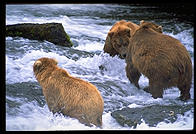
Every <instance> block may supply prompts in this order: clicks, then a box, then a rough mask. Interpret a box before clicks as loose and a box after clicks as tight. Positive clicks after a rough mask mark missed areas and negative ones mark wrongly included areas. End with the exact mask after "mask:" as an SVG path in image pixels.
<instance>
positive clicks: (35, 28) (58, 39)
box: [6, 23, 73, 47]
mask: <svg viewBox="0 0 196 134" xmlns="http://www.w3.org/2000/svg"><path fill="white" fill-rule="evenodd" d="M6 36H11V37H16V36H19V37H24V38H28V39H33V40H40V41H43V40H47V41H49V42H52V43H54V44H55V45H61V46H66V47H72V46H73V43H72V42H71V40H70V37H69V35H68V34H67V33H66V32H65V31H64V28H63V26H62V24H61V23H45V24H32V23H25V24H15V25H7V26H6Z"/></svg>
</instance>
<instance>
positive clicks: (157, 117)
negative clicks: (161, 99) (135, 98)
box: [111, 104, 193, 128]
mask: <svg viewBox="0 0 196 134" xmlns="http://www.w3.org/2000/svg"><path fill="white" fill-rule="evenodd" d="M191 108H193V104H189V105H183V106H181V105H168V106H164V105H152V106H147V107H139V108H129V107H126V108H123V109H122V110H116V111H114V112H112V113H111V115H112V117H113V118H115V119H116V121H117V122H118V123H119V124H120V125H121V126H125V125H128V126H130V127H133V128H136V127H137V125H138V124H141V123H142V120H144V121H145V123H146V124H148V125H149V126H151V127H154V126H156V125H157V124H158V123H159V122H163V121H165V122H168V123H169V122H171V123H173V122H175V121H176V120H177V117H178V114H182V115H183V114H184V113H185V112H187V111H189V110H191Z"/></svg>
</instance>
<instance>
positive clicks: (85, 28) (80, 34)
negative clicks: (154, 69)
mask: <svg viewBox="0 0 196 134" xmlns="http://www.w3.org/2000/svg"><path fill="white" fill-rule="evenodd" d="M156 8H157V7H153V6H141V5H140V6H138V5H126V4H125V5H119V4H35V5H30V4H25V5H20V4H17V5H6V25H8V24H18V23H39V24H41V23H51V22H56V23H62V25H63V27H64V29H65V31H66V32H67V33H68V34H69V35H70V38H71V41H72V42H73V44H74V46H73V47H72V48H67V47H62V46H57V45H54V44H52V43H50V42H47V41H43V42H41V41H37V40H29V39H25V38H22V37H6V42H5V43H6V130H8V131H9V130H11V131H12V130H19V131H21V130H130V129H133V128H130V127H128V126H121V125H120V124H118V123H117V121H116V120H115V119H114V118H113V117H112V116H111V112H113V111H115V110H118V109H122V108H123V107H127V106H129V107H135V106H137V107H140V106H147V105H153V104H160V105H169V104H175V105H185V104H194V87H193V85H194V78H193V79H192V87H191V90H190V93H191V99H190V100H188V101H187V102H182V101H180V100H178V99H177V97H178V96H179V95H180V92H179V90H178V89H177V88H175V87H174V88H170V89H167V90H165V91H164V95H163V98H158V99H153V98H152V97H151V95H150V94H149V93H146V92H145V91H143V90H138V89H137V88H136V87H135V86H134V85H133V84H131V83H130V82H129V80H128V78H127V77H126V73H125V66H126V63H125V60H123V59H120V58H119V57H117V56H115V57H111V56H109V55H108V54H105V53H103V46H104V42H105V39H106V36H107V33H108V31H109V30H110V28H111V27H112V25H113V24H114V23H115V22H116V21H119V20H121V19H125V20H127V21H132V22H134V23H136V24H139V22H140V20H146V21H152V22H155V23H157V24H159V25H162V26H163V32H164V34H167V35H170V36H172V37H174V38H176V39H178V40H180V41H181V42H182V43H183V44H184V45H185V47H186V48H187V50H188V52H189V53H190V54H191V58H192V64H193V67H194V35H193V33H194V32H193V31H194V27H193V25H191V24H190V23H187V22H183V21H180V20H179V19H178V18H175V16H174V15H173V14H169V13H166V12H163V11H160V12H159V11H158V10H155V9H156ZM41 57H50V58H56V59H57V60H58V62H59V63H58V65H59V66H60V67H62V68H64V69H66V70H67V71H68V72H69V73H70V74H71V75H72V76H75V77H78V78H81V79H84V80H86V81H89V82H91V83H93V84H94V85H95V86H96V87H97V88H98V89H99V91H100V92H101V95H102V96H103V99H104V113H103V127H102V128H97V127H95V126H93V127H88V126H85V125H83V124H81V123H79V122H78V120H77V119H73V118H70V117H64V116H62V115H60V114H56V115H53V114H52V113H51V112H50V111H49V109H48V107H47V104H46V101H45V99H44V96H43V94H42V89H41V87H40V86H39V84H38V82H37V81H36V79H35V77H34V75H33V68H32V66H33V64H34V62H35V60H36V59H38V58H41ZM100 65H104V66H105V69H104V70H100V68H99V66H100ZM139 84H140V87H141V88H143V87H145V86H147V85H148V79H147V78H146V77H145V76H143V75H142V77H141V78H140V80H139ZM193 124H194V108H192V109H191V110H189V111H187V112H186V113H184V115H178V119H177V120H176V121H175V122H173V123H170V122H160V123H159V124H158V125H157V126H155V127H150V126H148V125H147V124H146V123H145V122H143V123H142V124H140V125H139V126H137V127H136V128H135V129H138V130H148V129H193Z"/></svg>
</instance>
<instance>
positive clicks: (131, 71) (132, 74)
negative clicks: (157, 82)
mask: <svg viewBox="0 0 196 134" xmlns="http://www.w3.org/2000/svg"><path fill="white" fill-rule="evenodd" d="M125 69H126V75H127V77H128V79H129V80H130V82H131V83H133V84H134V85H135V86H136V87H137V88H140V87H139V84H138V81H139V78H140V76H141V74H140V72H139V71H138V70H137V69H136V68H134V67H133V65H132V64H130V63H129V64H127V66H126V68H125Z"/></svg>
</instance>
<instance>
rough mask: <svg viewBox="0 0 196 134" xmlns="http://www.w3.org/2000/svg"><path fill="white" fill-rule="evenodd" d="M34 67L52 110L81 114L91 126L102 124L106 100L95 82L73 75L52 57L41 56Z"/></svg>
mask: <svg viewBox="0 0 196 134" xmlns="http://www.w3.org/2000/svg"><path fill="white" fill-rule="evenodd" d="M33 71H34V74H35V77H36V79H37V81H38V82H39V83H40V85H41V87H42V90H43V94H44V96H45V98H46V102H47V104H48V107H49V109H50V111H52V112H53V113H56V112H61V113H63V114H64V115H67V116H70V117H74V118H77V119H78V120H79V121H80V122H81V123H84V124H86V125H88V126H91V123H92V124H94V125H96V126H98V127H100V126H102V114H103V107H104V101H103V98H102V97H101V94H100V92H99V91H98V90H97V88H96V87H95V86H94V85H93V84H91V83H89V82H86V81H84V80H82V79H79V78H75V77H72V76H71V75H70V74H69V73H68V72H67V71H66V70H64V69H62V68H59V67H58V66H57V61H56V60H54V59H51V58H40V59H38V60H37V61H36V62H35V63H34V66H33Z"/></svg>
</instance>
